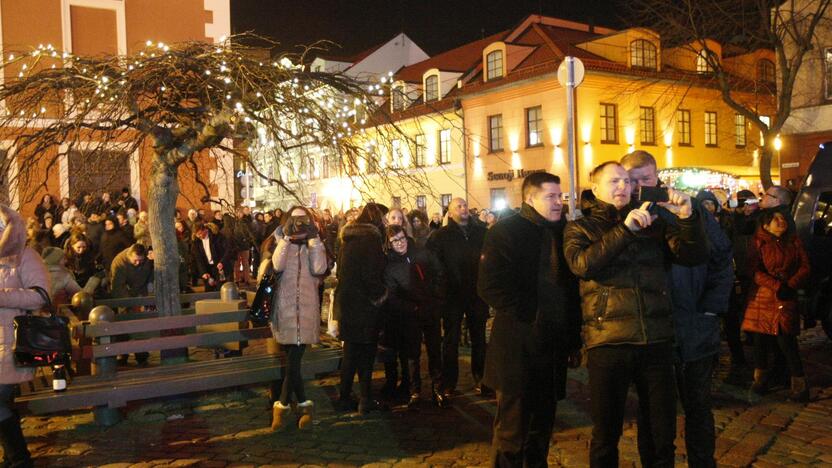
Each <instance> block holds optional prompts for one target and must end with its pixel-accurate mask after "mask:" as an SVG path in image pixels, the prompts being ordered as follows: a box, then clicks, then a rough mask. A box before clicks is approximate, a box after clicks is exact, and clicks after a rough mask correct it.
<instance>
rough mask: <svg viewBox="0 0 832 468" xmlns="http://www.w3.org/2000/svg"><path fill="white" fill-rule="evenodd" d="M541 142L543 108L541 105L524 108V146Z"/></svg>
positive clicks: (537, 144) (540, 143)
mask: <svg viewBox="0 0 832 468" xmlns="http://www.w3.org/2000/svg"><path fill="white" fill-rule="evenodd" d="M542 144H543V108H542V107H541V106H536V107H529V108H528V109H526V146H539V145H542Z"/></svg>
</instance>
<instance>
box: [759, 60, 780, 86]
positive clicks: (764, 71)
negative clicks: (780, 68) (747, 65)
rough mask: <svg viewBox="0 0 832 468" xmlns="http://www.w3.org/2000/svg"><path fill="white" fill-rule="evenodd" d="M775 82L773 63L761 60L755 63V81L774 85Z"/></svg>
mask: <svg viewBox="0 0 832 468" xmlns="http://www.w3.org/2000/svg"><path fill="white" fill-rule="evenodd" d="M775 80H776V77H775V75H774V62H772V61H771V60H767V59H762V60H760V61H759V62H757V81H763V82H766V83H774V81H775Z"/></svg>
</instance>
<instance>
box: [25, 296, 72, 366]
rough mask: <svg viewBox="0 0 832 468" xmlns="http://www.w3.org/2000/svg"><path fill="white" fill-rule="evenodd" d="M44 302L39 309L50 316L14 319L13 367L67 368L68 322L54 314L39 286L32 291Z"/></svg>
mask: <svg viewBox="0 0 832 468" xmlns="http://www.w3.org/2000/svg"><path fill="white" fill-rule="evenodd" d="M31 289H32V290H34V291H36V292H37V293H38V294H40V296H41V297H42V298H43V299H44V301H46V305H45V306H44V307H43V308H41V309H38V311H40V312H47V313H48V314H49V315H47V316H41V315H34V314H32V311H31V310H29V311H26V314H25V315H18V316H16V317H15V318H14V363H15V365H17V366H18V367H44V366H52V365H56V364H69V360H70V358H71V356H72V343H71V341H70V338H69V319H68V318H66V317H60V316H58V315H57V314H56V313H55V307H54V306H53V305H52V301H51V300H50V299H49V293H47V292H46V291H45V290H44V289H43V288H41V287H40V286H34V287H32V288H31Z"/></svg>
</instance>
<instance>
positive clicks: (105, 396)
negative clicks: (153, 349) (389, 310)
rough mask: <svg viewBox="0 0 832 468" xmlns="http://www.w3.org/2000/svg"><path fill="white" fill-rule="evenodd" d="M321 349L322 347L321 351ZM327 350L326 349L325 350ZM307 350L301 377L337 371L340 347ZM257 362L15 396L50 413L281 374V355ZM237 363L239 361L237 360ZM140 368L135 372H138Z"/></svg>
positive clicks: (183, 368) (185, 367)
mask: <svg viewBox="0 0 832 468" xmlns="http://www.w3.org/2000/svg"><path fill="white" fill-rule="evenodd" d="M322 351H323V350H322ZM326 351H330V350H326ZM315 354H316V353H315V352H311V353H310V354H309V355H308V356H309V358H307V356H304V359H303V363H304V364H303V366H302V369H303V377H304V378H305V379H309V378H313V377H315V376H316V375H319V374H323V373H330V372H334V371H336V370H338V366H339V363H340V357H341V356H340V350H339V352H338V353H331V352H327V353H326V355H321V356H315ZM257 357H258V359H257V362H258V365H253V366H240V365H231V364H232V363H231V362H230V361H231V360H233V359H237V360H244V359H246V358H247V357H245V356H244V357H241V358H228V359H220V360H218V361H221V362H222V361H225V363H224V364H225V365H223V366H218V367H222V369H217V372H214V373H211V374H210V375H207V376H206V375H203V374H201V373H197V372H193V369H192V368H191V367H192V363H186V364H178V365H173V366H165V367H168V368H171V369H173V368H175V369H174V370H175V372H171V373H170V375H167V376H165V377H163V378H156V379H141V378H137V379H135V380H134V381H125V380H122V379H120V378H118V379H113V380H111V381H106V382H98V383H97V384H95V385H89V386H88V387H86V388H82V387H80V386H79V385H76V384H74V383H73V384H71V385H70V387H69V389H68V390H67V391H66V392H63V393H54V392H51V391H45V392H38V393H35V394H30V395H25V396H22V397H19V398H17V399H16V401H17V402H20V403H24V404H26V405H27V406H28V408H29V410H30V411H32V412H33V413H35V414H45V413H52V412H56V411H65V410H70V409H77V408H83V407H89V406H104V405H107V406H109V407H111V408H113V407H120V406H124V405H125V404H126V403H127V402H128V401H135V400H144V399H149V398H158V397H162V396H168V395H179V394H186V393H192V392H201V391H207V390H215V389H220V388H227V387H234V386H240V385H250V384H256V383H262V382H268V381H272V380H275V379H278V378H280V377H281V375H282V366H283V364H282V362H281V360H280V359H281V356H277V355H272V356H268V359H262V357H263V356H257ZM238 364H239V361H238ZM139 372H141V370H139V371H136V373H137V374H138V373H139Z"/></svg>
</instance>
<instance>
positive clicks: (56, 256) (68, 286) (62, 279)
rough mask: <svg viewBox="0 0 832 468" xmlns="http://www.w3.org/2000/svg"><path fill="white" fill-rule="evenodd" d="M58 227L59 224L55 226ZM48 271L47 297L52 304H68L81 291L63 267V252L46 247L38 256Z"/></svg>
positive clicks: (70, 274) (56, 248)
mask: <svg viewBox="0 0 832 468" xmlns="http://www.w3.org/2000/svg"><path fill="white" fill-rule="evenodd" d="M56 226H60V224H58V225H56ZM40 256H41V258H43V263H45V264H46V269H47V270H48V271H49V278H50V282H49V283H50V286H51V290H50V291H49V296H50V297H51V298H52V303H53V304H69V302H70V300H71V299H72V295H73V294H75V293H77V292H78V291H80V290H81V286H79V285H78V282H77V281H75V277H74V276H72V273H71V272H70V271H69V270H67V269H66V267H65V266H64V251H63V250H62V249H59V248H58V247H47V248H45V249H43V252H41V254H40Z"/></svg>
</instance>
